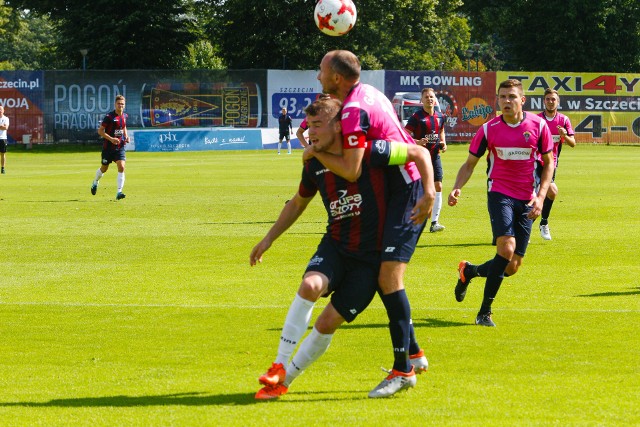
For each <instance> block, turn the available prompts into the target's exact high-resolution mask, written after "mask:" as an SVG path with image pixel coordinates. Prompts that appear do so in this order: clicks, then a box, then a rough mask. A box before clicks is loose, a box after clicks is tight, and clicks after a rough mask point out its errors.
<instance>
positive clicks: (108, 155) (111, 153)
mask: <svg viewBox="0 0 640 427" xmlns="http://www.w3.org/2000/svg"><path fill="white" fill-rule="evenodd" d="M118 160H127V155H126V154H125V150H124V147H122V148H116V149H112V148H109V149H106V150H105V149H103V150H102V164H103V165H108V164H109V163H111V162H115V161H118Z"/></svg>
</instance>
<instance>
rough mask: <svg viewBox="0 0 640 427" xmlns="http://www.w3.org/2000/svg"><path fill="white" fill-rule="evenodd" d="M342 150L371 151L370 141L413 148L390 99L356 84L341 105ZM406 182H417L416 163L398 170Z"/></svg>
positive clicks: (410, 139)
mask: <svg viewBox="0 0 640 427" xmlns="http://www.w3.org/2000/svg"><path fill="white" fill-rule="evenodd" d="M342 105H343V106H342V135H343V137H344V140H343V148H344V149H351V148H366V149H368V150H369V149H371V141H375V140H377V139H384V140H386V141H397V142H404V143H407V144H415V141H414V140H413V138H411V136H409V134H408V133H407V132H406V131H405V130H404V128H403V126H402V125H401V124H400V122H399V121H398V116H397V115H396V113H395V110H394V109H393V106H392V105H391V102H390V101H389V99H388V98H387V97H386V96H384V94H383V93H382V92H380V91H379V90H378V89H376V88H374V87H373V86H371V85H367V84H363V83H358V84H356V85H355V86H354V87H353V88H352V89H351V91H350V92H349V94H348V95H347V97H346V98H345V100H344V102H343V104H342ZM398 168H399V169H400V170H401V173H402V175H403V177H404V180H405V182H407V183H409V182H413V181H417V180H418V179H420V172H418V168H417V167H416V165H415V163H413V162H411V163H409V164H407V165H403V166H398Z"/></svg>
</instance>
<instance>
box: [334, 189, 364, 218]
mask: <svg viewBox="0 0 640 427" xmlns="http://www.w3.org/2000/svg"><path fill="white" fill-rule="evenodd" d="M338 193H339V195H338V200H332V201H331V203H329V209H330V210H331V217H332V218H333V219H341V218H344V217H346V216H355V215H360V206H361V205H362V195H361V194H359V193H358V194H349V192H348V191H347V190H338Z"/></svg>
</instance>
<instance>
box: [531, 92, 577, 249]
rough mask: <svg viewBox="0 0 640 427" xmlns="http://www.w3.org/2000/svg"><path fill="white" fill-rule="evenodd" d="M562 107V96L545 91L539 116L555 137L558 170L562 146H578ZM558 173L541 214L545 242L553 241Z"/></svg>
mask: <svg viewBox="0 0 640 427" xmlns="http://www.w3.org/2000/svg"><path fill="white" fill-rule="evenodd" d="M559 105H560V95H558V91H557V90H555V89H551V88H547V89H545V91H544V111H542V112H541V113H540V114H538V115H539V116H540V117H542V118H544V119H545V120H546V121H547V125H548V126H549V130H550V131H551V135H552V136H553V158H554V166H555V168H556V169H557V168H558V158H559V157H560V152H561V151H562V145H563V144H564V143H567V144H569V147H575V146H576V138H575V136H574V132H573V127H571V121H570V120H569V118H568V117H567V116H565V115H564V114H562V113H559V112H558V106H559ZM538 168H539V169H542V164H541V163H540V164H539V165H538ZM555 180H556V171H555V170H554V171H553V178H552V179H551V184H549V191H547V197H546V198H545V199H544V205H542V213H541V214H540V236H542V238H543V239H544V240H551V231H550V230H549V214H550V213H551V207H552V206H553V201H554V200H555V199H556V196H557V195H558V186H557V185H556V183H555Z"/></svg>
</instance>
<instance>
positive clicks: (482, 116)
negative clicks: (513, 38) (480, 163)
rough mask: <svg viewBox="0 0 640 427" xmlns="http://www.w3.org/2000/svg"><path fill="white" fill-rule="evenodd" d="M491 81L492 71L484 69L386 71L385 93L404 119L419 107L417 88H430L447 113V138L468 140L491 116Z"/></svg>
mask: <svg viewBox="0 0 640 427" xmlns="http://www.w3.org/2000/svg"><path fill="white" fill-rule="evenodd" d="M495 81H496V75H495V73H485V72H449V71H387V72H386V74H385V95H387V97H388V98H389V99H390V100H392V103H393V104H394V107H395V108H396V113H397V114H398V115H399V116H400V118H401V119H403V120H404V121H406V120H407V119H408V118H409V117H410V116H411V114H412V113H413V111H415V109H418V108H421V106H420V104H419V99H420V98H419V96H420V91H422V89H424V88H427V87H430V88H433V89H434V90H435V92H436V96H437V97H438V102H439V104H440V108H441V110H442V112H443V113H445V114H446V115H447V116H448V118H447V123H446V126H445V135H446V138H447V141H460V142H464V141H470V140H471V138H472V137H473V135H474V134H475V133H476V131H477V130H478V127H480V126H482V124H483V123H484V122H486V121H487V120H489V119H490V118H492V117H495V109H496V105H495V103H496V91H495ZM416 97H418V98H417V99H418V101H417V102H416V101H415V98H416ZM405 106H406V108H405V110H404V111H403V110H402V109H403V108H404V107H405Z"/></svg>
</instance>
